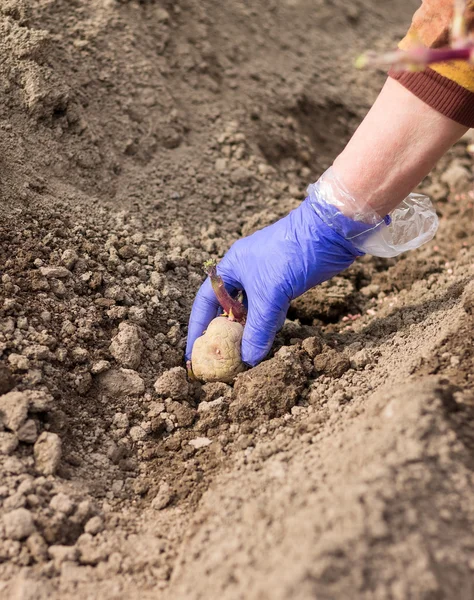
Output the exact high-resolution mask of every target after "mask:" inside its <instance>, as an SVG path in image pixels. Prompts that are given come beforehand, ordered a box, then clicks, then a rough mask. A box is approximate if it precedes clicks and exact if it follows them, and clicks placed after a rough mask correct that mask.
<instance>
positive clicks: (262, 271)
mask: <svg viewBox="0 0 474 600" xmlns="http://www.w3.org/2000/svg"><path fill="white" fill-rule="evenodd" d="M326 210H327V207H326ZM334 211H336V212H337V210H336V209H333V211H332V212H334ZM338 218H339V220H341V219H342V220H345V221H347V222H349V224H351V225H355V226H356V227H357V224H355V223H354V222H353V221H352V220H351V219H348V218H347V217H344V216H343V215H341V214H340V213H338ZM359 226H360V224H359ZM362 254H363V252H361V251H360V250H358V249H357V248H356V247H355V246H354V245H353V244H352V242H350V241H348V240H347V239H345V238H344V236H343V235H341V234H340V233H338V232H337V231H336V230H335V229H333V228H332V227H330V226H328V225H327V224H326V223H325V222H324V221H323V220H322V218H321V217H320V216H319V215H318V214H317V213H316V211H315V209H314V198H313V199H311V198H307V199H306V200H305V201H304V202H302V204H301V205H300V206H299V207H298V208H297V209H295V210H293V211H292V212H291V213H290V214H289V215H287V216H286V217H284V218H283V219H280V220H279V221H277V222H276V223H274V224H273V225H270V226H269V227H265V228H264V229H261V230H260V231H257V232H255V233H254V234H252V235H250V236H249V237H246V238H243V239H241V240H238V241H237V242H235V243H234V244H233V246H232V247H231V248H230V250H229V251H228V252H227V254H226V255H225V256H224V258H223V259H222V260H221V262H220V263H219V264H218V267H217V271H218V273H219V275H221V277H222V278H223V280H224V282H225V284H226V288H227V290H228V291H229V293H231V294H233V293H235V292H236V291H237V290H244V292H245V297H246V301H247V303H248V315H247V322H246V325H245V330H244V335H243V339H242V360H243V361H244V362H246V363H247V364H249V365H251V366H255V365H256V364H257V363H259V362H260V361H261V360H262V359H263V358H265V356H266V355H267V354H268V352H269V351H270V348H271V346H272V343H273V340H274V338H275V335H276V333H277V331H278V330H279V329H280V328H281V327H282V325H283V323H284V321H285V317H286V313H287V311H288V307H289V305H290V302H291V300H293V299H294V298H297V297H298V296H300V295H301V294H303V293H304V292H306V291H307V290H309V289H310V288H312V287H314V286H315V285H318V284H319V283H322V282H323V281H326V280H327V279H330V278H331V277H333V276H334V275H336V274H337V273H339V272H341V271H342V270H344V269H346V268H347V267H349V266H350V265H351V264H352V262H353V261H354V260H355V258H356V257H357V256H361V255H362ZM218 310H219V304H218V302H217V299H216V296H215V294H214V292H213V290H212V287H211V284H210V281H209V279H207V280H206V281H205V282H204V283H203V284H202V286H201V288H200V290H199V292H198V294H197V296H196V299H195V301H194V304H193V308H192V312H191V317H190V321H189V328H188V340H187V347H186V359H187V360H190V358H191V351H192V348H193V344H194V342H195V340H196V339H197V338H198V337H199V336H201V335H202V334H203V332H204V331H205V329H206V328H207V326H208V325H209V323H210V322H211V320H212V319H214V317H216V316H217V314H218Z"/></svg>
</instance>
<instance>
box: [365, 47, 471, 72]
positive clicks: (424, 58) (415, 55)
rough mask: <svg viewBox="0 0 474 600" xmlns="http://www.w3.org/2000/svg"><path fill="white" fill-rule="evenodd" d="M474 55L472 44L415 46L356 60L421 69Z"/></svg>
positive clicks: (408, 68) (468, 58) (369, 55)
mask: <svg viewBox="0 0 474 600" xmlns="http://www.w3.org/2000/svg"><path fill="white" fill-rule="evenodd" d="M473 56H474V47H473V46H472V45H471V44H470V45H466V46H463V47H462V48H424V47H421V46H420V47H419V48H413V49H411V50H406V51H403V50H395V51H394V52H387V53H386V54H381V55H380V54H375V53H372V52H367V53H366V54H363V55H362V56H359V58H358V59H357V61H356V67H358V68H363V67H367V66H374V67H383V68H385V67H395V68H396V69H397V68H398V69H401V70H403V69H406V70H414V71H417V70H420V69H424V68H425V67H427V66H428V65H431V64H434V63H440V62H446V61H451V60H464V61H469V60H471V57H473Z"/></svg>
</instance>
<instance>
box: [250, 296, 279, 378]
mask: <svg viewBox="0 0 474 600" xmlns="http://www.w3.org/2000/svg"><path fill="white" fill-rule="evenodd" d="M252 300H253V301H252ZM289 304H290V303H289V301H288V300H287V299H286V298H285V299H283V298H282V299H281V300H280V301H278V302H261V301H260V302H259V301H255V299H252V298H250V299H249V312H248V315H247V322H246V323H245V329H244V335H243V338H242V360H243V361H244V362H245V363H247V364H249V365H251V366H252V367H254V366H255V365H257V364H258V363H259V362H260V361H262V360H263V359H264V358H265V356H266V355H267V354H268V353H269V352H270V349H271V347H272V344H273V341H274V339H275V335H276V333H277V331H278V330H279V329H280V328H281V326H282V324H283V323H284V321H285V317H286V313H287V312H288V307H289Z"/></svg>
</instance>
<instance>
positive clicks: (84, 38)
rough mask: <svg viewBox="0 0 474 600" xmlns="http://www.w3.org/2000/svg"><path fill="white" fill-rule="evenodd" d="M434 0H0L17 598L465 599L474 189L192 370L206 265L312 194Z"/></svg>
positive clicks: (1, 399) (5, 545) (438, 184)
mask: <svg viewBox="0 0 474 600" xmlns="http://www.w3.org/2000/svg"><path fill="white" fill-rule="evenodd" d="M417 4H418V3H417V2H415V0H403V1H401V2H397V3H396V7H395V6H392V7H391V10H390V11H387V9H386V8H385V7H383V6H382V5H381V3H379V2H375V1H371V0H356V1H355V2H352V3H347V2H344V1H343V0H331V1H329V0H285V1H278V2H277V1H275V0H267V1H266V2H263V1H261V0H258V1H256V2H253V3H248V2H246V1H245V0H231V1H229V2H224V3H222V2H217V1H215V0H207V1H206V2H198V1H197V0H178V1H176V2H168V1H167V0H161V1H159V2H158V1H154V0H141V1H139V0H87V1H86V0H73V1H71V0H40V1H34V0H3V1H2V3H1V6H0V52H1V56H2V60H1V61H0V97H1V102H0V198H1V203H2V208H1V218H0V273H1V276H2V287H1V298H0V307H1V308H0V363H1V367H0V394H2V395H1V396H0V596H1V597H2V598H8V599H10V598H11V599H22V600H23V599H25V600H26V599H28V600H42V599H43V598H44V599H45V598H53V599H59V598H60V599H61V600H67V599H69V598H71V599H72V598H74V599H75V600H82V599H96V598H97V599H98V598H100V599H101V600H109V599H118V598H120V599H127V598H130V599H132V598H142V599H147V598H150V599H151V598H153V599H155V598H163V599H164V600H165V599H168V598H169V599H171V598H183V599H184V598H186V599H198V598H212V599H214V598H215V599H219V600H221V599H229V600H230V599H232V600H233V599H240V598H245V599H253V598H255V599H257V598H258V599H267V598H268V599H270V598H271V599H272V600H278V599H282V600H283V599H285V600H289V599H290V598H291V599H292V600H299V599H302V600H303V599H307V598H321V599H322V598H327V599H329V598H331V599H333V598H338V599H339V598H340V599H346V598H361V599H371V600H379V599H392V598H393V599H400V600H402V599H403V600H405V599H407V598H417V599H421V598H424V599H426V600H428V599H430V600H434V599H441V598H450V599H453V598H460V599H467V598H472V597H473V596H474V542H473V538H472V533H471V532H472V530H473V527H474V433H473V431H474V430H473V425H474V395H473V392H472V388H473V384H474V347H473V341H472V331H473V325H474V283H473V280H474V266H473V259H474V250H473V242H474V225H473V223H474V218H473V217H474V203H473V200H474V194H473V192H472V191H471V180H472V177H473V168H472V158H471V157H470V156H469V155H468V153H467V150H466V146H467V144H468V143H469V138H470V136H469V135H468V136H466V138H465V139H463V140H462V141H461V142H460V143H459V144H457V145H456V146H455V147H454V148H453V149H452V151H451V152H450V153H449V154H448V155H447V156H446V157H445V158H443V160H442V161H441V162H440V164H439V166H438V167H437V169H436V171H435V172H434V173H433V174H432V175H431V176H430V177H428V178H427V179H426V181H424V182H423V184H422V186H421V189H423V190H425V191H426V192H427V193H429V194H430V195H431V196H432V197H433V198H434V199H435V200H436V206H437V209H438V211H439V214H440V217H441V219H440V229H439V233H438V235H437V237H436V239H435V240H434V241H433V242H431V243H430V244H427V245H426V246H424V247H422V248H421V249H419V250H418V251H416V252H412V253H409V254H407V255H404V256H401V257H400V258H399V259H397V260H395V259H387V260H385V259H378V258H372V257H364V258H362V259H361V260H359V261H358V262H357V263H356V264H355V265H354V266H353V267H352V268H351V269H349V270H348V271H347V272H345V273H343V274H342V275H341V276H339V277H336V278H334V279H333V280H331V281H330V282H327V283H325V284H323V285H321V286H319V287H318V288H316V289H315V290H312V291H310V292H308V293H307V294H306V295H305V296H304V297H302V298H301V299H299V300H297V301H295V302H294V304H293V305H292V307H291V310H290V313H289V319H288V320H287V321H286V323H285V325H284V327H283V329H282V331H281V332H280V333H279V334H278V336H277V340H276V342H275V346H274V349H273V352H272V355H271V356H270V357H269V359H268V360H266V361H265V362H263V363H262V364H261V365H259V366H258V367H257V368H255V369H253V370H251V371H248V372H246V373H243V374H241V375H239V376H238V378H237V380H236V382H235V385H233V386H229V385H226V384H221V383H213V384H206V385H200V384H197V383H191V382H188V380H187V379H186V376H185V371H184V369H183V367H184V360H183V350H184V345H185V339H186V327H187V318H188V315H189V311H190V307H191V304H192V300H193V297H194V295H195V293H196V290H197V289H198V286H199V285H200V283H201V281H202V280H203V273H202V263H203V261H204V260H205V259H208V258H209V257H216V258H218V257H220V256H222V254H223V253H224V252H225V251H226V249H227V248H228V247H229V246H230V244H231V243H232V242H233V241H234V240H235V239H237V238H239V237H240V236H242V235H246V234H248V233H250V232H251V231H254V230H255V229H257V228H260V227H262V226H264V225H265V224H268V223H270V222H272V221H274V220H275V219H277V218H278V217H279V216H282V215H283V214H285V213H286V212H287V211H288V210H289V209H291V208H292V207H294V206H296V205H297V204H298V202H300V201H301V200H302V199H303V198H304V194H305V187H306V186H307V185H308V183H310V182H312V181H314V180H316V179H317V177H318V176H319V174H320V173H321V172H322V171H323V170H324V169H325V168H326V167H327V166H328V165H329V164H330V163H331V161H332V160H333V159H334V157H335V156H336V155H337V153H338V151H339V150H340V149H341V148H342V147H343V145H344V143H345V141H347V139H348V137H349V136H350V134H351V132H352V131H353V130H354V128H355V127H356V126H357V123H358V122H359V121H360V119H361V118H362V117H363V115H364V112H365V111H366V110H367V109H368V107H369V106H370V103H371V102H372V101H373V99H374V98H375V96H376V93H377V91H378V89H380V86H381V85H382V83H383V79H384V77H383V74H374V73H367V72H356V71H355V70H354V68H353V60H354V57H355V56H357V54H358V53H359V52H360V51H362V50H363V49H365V48H368V47H370V48H387V47H391V46H393V45H394V44H395V43H396V41H397V40H398V39H399V38H400V37H401V36H402V35H403V33H404V31H405V29H406V27H407V24H408V23H409V21H410V18H411V15H412V13H413V11H414V10H415V9H416V7H417Z"/></svg>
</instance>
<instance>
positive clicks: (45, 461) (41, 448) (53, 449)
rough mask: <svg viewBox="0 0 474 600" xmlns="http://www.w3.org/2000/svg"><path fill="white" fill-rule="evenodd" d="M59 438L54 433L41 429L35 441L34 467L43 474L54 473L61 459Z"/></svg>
mask: <svg viewBox="0 0 474 600" xmlns="http://www.w3.org/2000/svg"><path fill="white" fill-rule="evenodd" d="M61 446H62V445H61V439H60V438H59V436H58V435H57V434H56V433H49V432H47V431H43V433H42V434H41V435H40V436H39V438H38V439H37V441H36V443H35V447H34V454H35V467H36V470H37V471H38V472H39V473H42V474H43V475H54V473H55V472H56V470H57V468H58V466H59V462H60V461H61Z"/></svg>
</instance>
